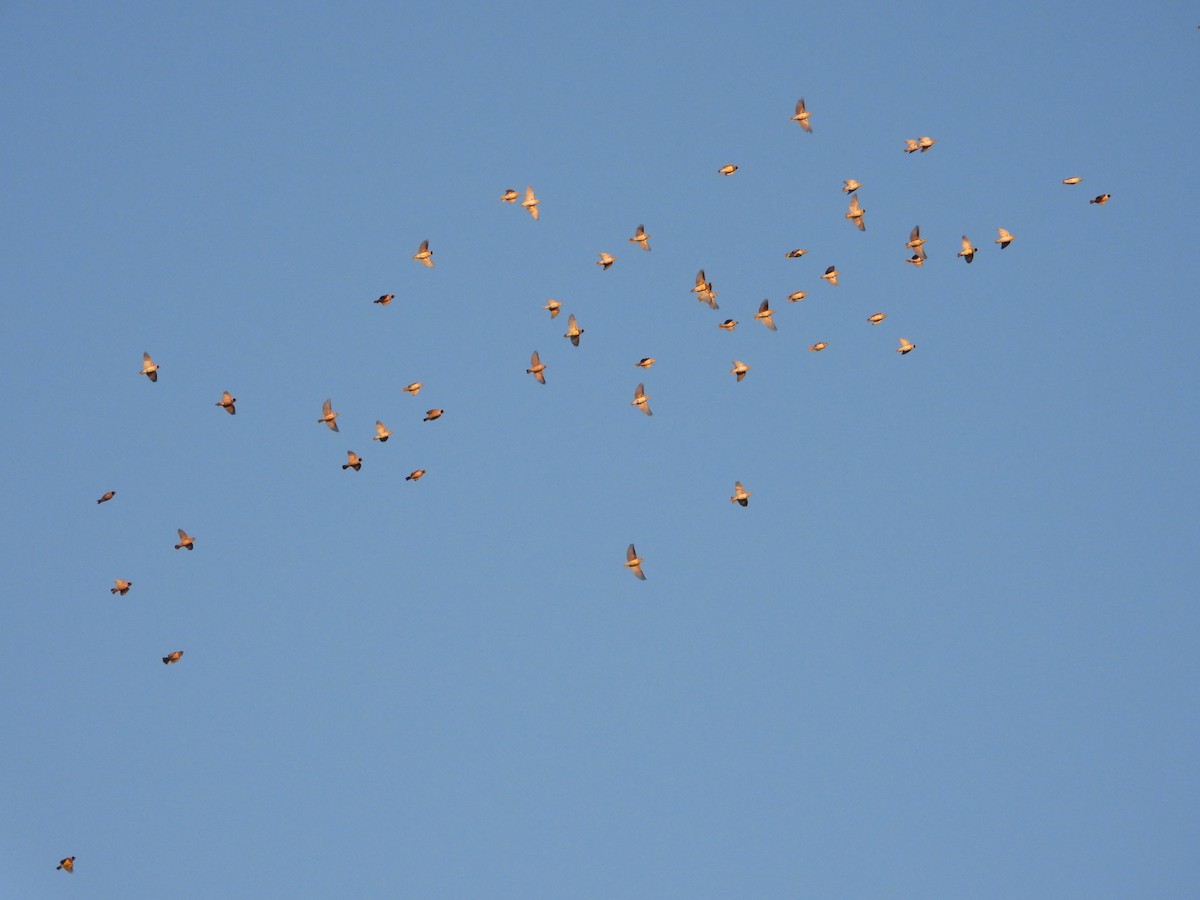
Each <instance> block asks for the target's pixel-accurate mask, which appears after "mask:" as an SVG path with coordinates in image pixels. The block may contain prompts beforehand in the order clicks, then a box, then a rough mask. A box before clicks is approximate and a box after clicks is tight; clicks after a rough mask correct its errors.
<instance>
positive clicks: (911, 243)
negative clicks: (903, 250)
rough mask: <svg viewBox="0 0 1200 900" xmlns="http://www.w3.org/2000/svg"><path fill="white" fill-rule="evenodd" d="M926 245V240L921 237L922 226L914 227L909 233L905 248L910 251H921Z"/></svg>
mask: <svg viewBox="0 0 1200 900" xmlns="http://www.w3.org/2000/svg"><path fill="white" fill-rule="evenodd" d="M924 243H925V238H923V237H921V226H920V225H914V226H913V230H912V231H910V232H909V233H908V241H907V242H906V243H905V245H904V246H905V247H907V248H908V249H909V250H914V251H915V250H919V249H920V248H921V247H922V246H923V245H924Z"/></svg>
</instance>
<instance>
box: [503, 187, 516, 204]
mask: <svg viewBox="0 0 1200 900" xmlns="http://www.w3.org/2000/svg"><path fill="white" fill-rule="evenodd" d="M520 196H521V195H520V194H518V193H517V192H516V191H514V190H513V189H512V188H509V189H508V190H507V191H505V192H504V193H503V194H501V195H500V199H501V200H503V201H504V202H505V203H516V202H517V198H518V197H520Z"/></svg>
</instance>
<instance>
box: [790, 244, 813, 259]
mask: <svg viewBox="0 0 1200 900" xmlns="http://www.w3.org/2000/svg"><path fill="white" fill-rule="evenodd" d="M807 252H808V251H807V250H803V249H801V248H799V247H797V248H796V249H795V250H789V251H788V252H787V258H788V259H799V258H800V257H802V256H803V255H804V254H806V253H807Z"/></svg>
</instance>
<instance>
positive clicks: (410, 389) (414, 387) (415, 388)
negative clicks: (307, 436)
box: [334, 381, 425, 431]
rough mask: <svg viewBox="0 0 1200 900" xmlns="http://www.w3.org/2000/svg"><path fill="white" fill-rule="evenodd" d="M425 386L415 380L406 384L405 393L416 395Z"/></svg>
mask: <svg viewBox="0 0 1200 900" xmlns="http://www.w3.org/2000/svg"><path fill="white" fill-rule="evenodd" d="M423 387H425V384H424V382H421V381H414V382H413V383H412V384H409V385H405V387H404V393H406V394H412V395H413V396H414V397H415V396H417V394H419V393H421V388H423ZM334 430H335V431H336V430H337V429H336V428H335V429H334Z"/></svg>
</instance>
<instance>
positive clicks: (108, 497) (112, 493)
mask: <svg viewBox="0 0 1200 900" xmlns="http://www.w3.org/2000/svg"><path fill="white" fill-rule="evenodd" d="M115 496H117V492H116V491H106V492H105V493H104V496H103V497H101V498H100V499H99V500H97V501H96V502H97V503H107V502H108V501H109V500H111V499H112V498H113V497H115Z"/></svg>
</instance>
